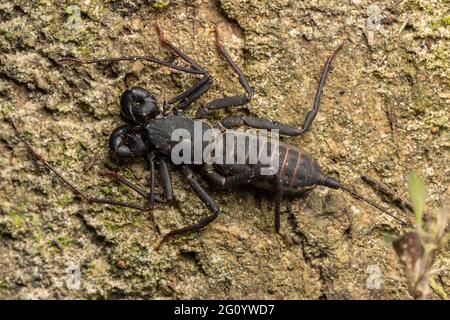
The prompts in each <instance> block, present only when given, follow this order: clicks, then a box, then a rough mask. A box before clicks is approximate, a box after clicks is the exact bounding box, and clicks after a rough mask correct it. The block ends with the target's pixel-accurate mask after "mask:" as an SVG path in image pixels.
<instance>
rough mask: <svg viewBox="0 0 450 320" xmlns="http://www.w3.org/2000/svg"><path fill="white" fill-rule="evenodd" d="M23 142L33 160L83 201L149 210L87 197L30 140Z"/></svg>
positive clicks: (131, 204) (119, 202)
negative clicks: (50, 172)
mask: <svg viewBox="0 0 450 320" xmlns="http://www.w3.org/2000/svg"><path fill="white" fill-rule="evenodd" d="M22 141H23V142H24V144H25V146H26V148H27V150H28V152H29V153H30V154H31V155H32V156H33V158H35V159H36V160H38V161H40V162H41V163H42V164H43V165H44V166H45V167H47V169H49V170H50V171H52V172H53V173H54V174H55V175H56V176H57V177H58V178H59V179H60V180H61V181H63V182H64V183H65V184H66V185H67V186H68V187H69V188H70V189H71V190H72V192H73V193H74V194H76V195H77V196H79V197H81V198H82V199H83V200H85V201H87V202H89V203H101V204H107V205H112V206H120V207H127V208H132V209H137V210H141V211H147V210H148V208H146V207H143V206H140V205H137V204H134V203H128V202H122V201H116V200H111V199H104V198H94V197H91V196H89V195H87V194H86V193H84V192H83V191H81V190H80V189H78V187H76V186H75V185H74V184H73V183H72V182H70V181H69V180H67V179H66V178H64V176H63V175H62V174H61V173H60V172H59V171H58V170H56V169H55V168H54V167H53V166H52V165H50V164H49V163H48V162H47V161H46V160H45V159H44V158H43V157H42V156H41V155H39V154H38V153H37V152H36V151H35V150H34V149H33V147H32V146H31V143H30V142H29V141H28V140H26V139H22Z"/></svg>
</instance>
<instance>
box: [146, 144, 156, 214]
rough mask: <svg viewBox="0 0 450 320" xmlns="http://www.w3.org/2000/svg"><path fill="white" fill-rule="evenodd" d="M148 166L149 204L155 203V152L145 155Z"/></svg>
mask: <svg viewBox="0 0 450 320" xmlns="http://www.w3.org/2000/svg"><path fill="white" fill-rule="evenodd" d="M147 160H148V164H149V167H150V206H151V207H153V206H154V205H155V152H153V151H152V152H150V154H149V155H148V156H147Z"/></svg>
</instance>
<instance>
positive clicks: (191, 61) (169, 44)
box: [153, 23, 208, 74]
mask: <svg viewBox="0 0 450 320" xmlns="http://www.w3.org/2000/svg"><path fill="white" fill-rule="evenodd" d="M153 26H154V27H155V30H156V33H157V34H158V39H159V42H160V43H161V44H162V45H163V46H165V47H167V48H169V49H170V50H172V51H173V53H175V54H176V55H177V56H178V57H180V58H181V59H183V60H184V61H186V62H187V63H189V64H190V65H191V67H192V69H195V70H198V71H200V73H204V74H207V73H208V72H207V71H206V69H205V68H203V67H202V66H201V65H200V64H198V63H197V62H195V61H194V59H192V58H191V57H189V56H188V55H187V54H186V53H184V52H183V51H181V50H180V49H178V48H177V47H176V46H175V45H174V44H173V43H172V42H170V41H169V40H167V39H166V37H164V33H163V32H162V30H161V28H160V27H159V25H158V24H157V23H155V24H153Z"/></svg>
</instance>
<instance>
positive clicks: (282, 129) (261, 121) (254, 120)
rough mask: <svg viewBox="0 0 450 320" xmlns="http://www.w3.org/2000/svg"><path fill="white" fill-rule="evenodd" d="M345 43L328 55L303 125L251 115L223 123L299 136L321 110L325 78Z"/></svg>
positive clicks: (228, 118)
mask: <svg viewBox="0 0 450 320" xmlns="http://www.w3.org/2000/svg"><path fill="white" fill-rule="evenodd" d="M344 43H345V42H342V43H341V44H340V45H339V46H338V47H337V48H336V49H335V50H334V52H333V53H332V54H331V55H330V56H329V57H328V59H327V61H326V63H325V65H324V67H323V70H322V74H321V76H320V80H319V85H318V87H317V91H316V97H315V99H314V103H313V107H312V109H311V110H310V111H309V112H308V114H307V115H306V118H305V120H304V122H303V126H302V127H295V126H291V125H287V124H282V123H278V122H274V121H271V120H268V119H265V118H258V117H251V116H242V117H239V116H232V117H227V118H225V119H223V120H222V124H223V125H224V126H225V127H226V128H229V129H231V128H235V127H239V126H242V125H247V126H250V127H253V128H258V129H268V130H269V129H272V130H273V129H276V130H279V133H280V134H282V135H287V136H298V135H301V134H303V133H305V132H306V131H308V129H309V128H310V127H311V124H312V122H313V120H314V118H315V117H316V115H317V113H318V112H319V107H320V98H321V96H322V91H323V87H324V85H325V80H326V79H327V76H328V72H329V70H330V67H331V63H332V62H333V60H334V57H335V56H336V55H337V53H338V52H339V50H341V48H342V47H343V46H344Z"/></svg>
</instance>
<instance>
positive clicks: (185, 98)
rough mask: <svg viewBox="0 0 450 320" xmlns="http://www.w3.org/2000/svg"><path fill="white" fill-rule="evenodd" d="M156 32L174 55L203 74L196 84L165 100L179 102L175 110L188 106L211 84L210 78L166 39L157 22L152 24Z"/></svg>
mask: <svg viewBox="0 0 450 320" xmlns="http://www.w3.org/2000/svg"><path fill="white" fill-rule="evenodd" d="M154 27H155V30H156V33H157V34H158V39H159V42H160V43H161V44H162V45H163V46H165V47H166V48H168V49H170V50H171V51H172V52H173V53H175V55H177V56H178V57H179V58H181V59H183V60H184V61H186V62H187V63H189V64H190V66H191V68H192V69H193V70H196V71H197V72H198V73H199V74H203V75H204V76H203V78H201V79H200V80H199V81H198V82H197V83H196V84H194V85H193V86H192V87H190V88H189V89H187V90H186V91H184V92H182V93H181V94H179V95H177V96H175V97H173V98H171V99H169V100H167V104H174V103H176V102H178V101H179V102H180V103H179V104H178V106H177V110H178V109H179V110H184V109H186V108H187V107H189V105H190V104H192V103H193V102H194V101H195V100H197V99H198V98H199V97H200V96H201V95H203V94H204V93H205V92H206V91H208V90H209V88H210V87H211V85H212V78H211V76H210V75H209V73H208V71H207V70H206V69H205V68H204V67H202V66H201V65H200V64H198V63H197V62H195V61H194V59H192V58H191V57H189V56H188V55H187V54H186V53H184V52H183V51H181V50H180V49H178V48H177V47H176V46H175V45H174V44H173V43H171V42H170V41H169V40H167V39H166V37H165V36H164V33H163V32H162V31H161V28H160V27H159V25H158V24H154Z"/></svg>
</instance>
